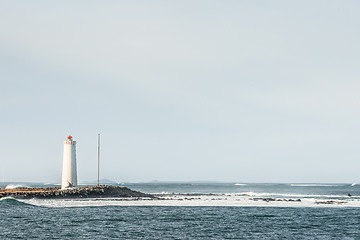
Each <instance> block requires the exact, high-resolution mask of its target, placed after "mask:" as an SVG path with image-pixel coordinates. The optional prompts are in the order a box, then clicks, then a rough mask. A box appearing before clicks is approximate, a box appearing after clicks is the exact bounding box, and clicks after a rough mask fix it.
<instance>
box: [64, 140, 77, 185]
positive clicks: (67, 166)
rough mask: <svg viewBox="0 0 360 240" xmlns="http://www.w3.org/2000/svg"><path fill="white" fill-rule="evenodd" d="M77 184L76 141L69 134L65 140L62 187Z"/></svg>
mask: <svg viewBox="0 0 360 240" xmlns="http://www.w3.org/2000/svg"><path fill="white" fill-rule="evenodd" d="M76 186H77V170H76V141H73V139H72V136H71V135H69V136H68V137H67V140H66V141H64V155H63V169H62V180H61V189H71V188H75V187H76Z"/></svg>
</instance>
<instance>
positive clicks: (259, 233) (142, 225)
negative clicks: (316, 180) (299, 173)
mask: <svg viewBox="0 0 360 240" xmlns="http://www.w3.org/2000/svg"><path fill="white" fill-rule="evenodd" d="M120 185H125V186H127V187H129V188H131V189H133V190H138V191H142V192H146V193H153V194H155V195H156V196H158V197H159V198H161V199H158V200H149V199H121V198H110V199H69V200H54V199H52V200H40V199H28V200H15V199H12V198H5V199H1V200H0V239H32V238H35V239H360V186H358V185H355V184H249V183H198V184H196V183H186V184H185V183H181V184H180V183H179V184H177V183H167V184H165V183H146V184H145V183H137V184H135V183H132V184H130V183H123V184H120ZM28 186H31V184H28ZM37 186H41V185H37ZM9 187H16V184H13V185H12V186H9ZM349 194H350V196H349Z"/></svg>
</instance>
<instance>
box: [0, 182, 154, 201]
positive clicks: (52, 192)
mask: <svg viewBox="0 0 360 240" xmlns="http://www.w3.org/2000/svg"><path fill="white" fill-rule="evenodd" d="M3 197H13V198H18V199H28V198H42V199H51V198H52V199H54V198H56V199H64V198H107V197H121V198H144V197H145V198H156V197H154V196H153V195H151V194H146V193H141V192H137V191H133V190H131V189H129V188H127V187H117V186H108V185H100V186H90V187H79V188H75V189H66V190H62V189H61V188H59V187H51V188H19V189H0V198H3Z"/></svg>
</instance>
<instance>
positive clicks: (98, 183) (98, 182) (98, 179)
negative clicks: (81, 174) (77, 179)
mask: <svg viewBox="0 0 360 240" xmlns="http://www.w3.org/2000/svg"><path fill="white" fill-rule="evenodd" d="M97 185H98V186H99V185H100V133H98V177H97Z"/></svg>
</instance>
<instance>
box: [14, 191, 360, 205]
mask: <svg viewBox="0 0 360 240" xmlns="http://www.w3.org/2000/svg"><path fill="white" fill-rule="evenodd" d="M297 199H298V198H296V199H295V198H286V197H284V196H283V197H281V198H273V199H269V200H267V199H266V198H259V199H256V198H254V197H251V196H239V195H238V194H225V195H223V194H221V195H200V196H189V195H181V194H176V195H170V196H167V197H165V198H163V199H161V200H160V199H155V200H152V199H149V198H143V199H140V200H139V199H133V198H87V199H27V200H19V201H22V202H24V203H28V204H32V205H35V206H41V207H60V208H61V207H101V206H231V207H360V199H353V198H348V199H345V198H344V199H342V200H339V199H327V198H322V197H313V198H311V197H309V198H301V199H300V200H301V201H295V200H297ZM289 200H290V201H289Z"/></svg>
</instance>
